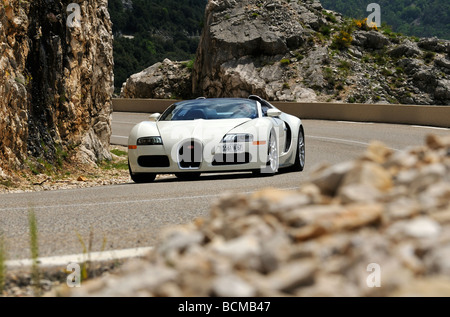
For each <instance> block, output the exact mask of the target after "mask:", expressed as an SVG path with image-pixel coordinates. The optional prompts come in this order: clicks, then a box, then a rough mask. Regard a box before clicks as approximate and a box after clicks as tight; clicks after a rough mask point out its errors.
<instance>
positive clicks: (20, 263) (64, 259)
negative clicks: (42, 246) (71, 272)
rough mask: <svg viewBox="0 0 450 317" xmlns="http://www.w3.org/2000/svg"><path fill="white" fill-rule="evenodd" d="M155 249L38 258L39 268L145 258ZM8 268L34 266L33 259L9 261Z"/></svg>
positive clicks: (145, 248) (143, 248) (144, 248)
mask: <svg viewBox="0 0 450 317" xmlns="http://www.w3.org/2000/svg"><path fill="white" fill-rule="evenodd" d="M152 249H153V247H142V248H134V249H122V250H112V251H103V252H91V253H89V254H86V253H85V254H70V255H61V256H50V257H42V258H38V259H37V260H38V264H39V266H67V265H68V264H69V263H78V264H81V263H83V262H86V261H92V262H99V261H111V260H119V259H128V258H134V257H140V256H145V255H146V254H147V253H148V252H150V251H151V250H152ZM5 264H6V266H8V267H10V268H11V267H27V266H31V265H32V264H33V261H32V259H22V260H9V261H6V262H5Z"/></svg>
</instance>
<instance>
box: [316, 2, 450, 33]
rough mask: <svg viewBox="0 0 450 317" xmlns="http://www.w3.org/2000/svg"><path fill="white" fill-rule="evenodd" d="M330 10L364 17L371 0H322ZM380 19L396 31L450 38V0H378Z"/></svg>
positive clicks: (366, 15) (355, 16) (367, 14)
mask: <svg viewBox="0 0 450 317" xmlns="http://www.w3.org/2000/svg"><path fill="white" fill-rule="evenodd" d="M320 2H321V3H322V5H323V6H324V7H325V8H326V9H329V10H334V11H337V12H340V13H342V14H343V15H345V16H348V17H352V18H358V19H364V18H367V17H368V16H369V14H370V13H371V12H367V11H366V8H367V5H368V4H369V3H372V2H374V1H372V0H365V1H362V0H321V1H320ZM375 2H376V3H378V4H379V5H380V6H381V21H382V24H383V22H385V23H387V24H388V25H391V26H392V30H394V31H395V32H396V33H403V34H406V35H416V36H419V37H433V36H437V37H438V38H442V39H447V40H450V1H448V0H378V1H375ZM392 30H391V32H392Z"/></svg>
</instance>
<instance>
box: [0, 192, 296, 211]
mask: <svg viewBox="0 0 450 317" xmlns="http://www.w3.org/2000/svg"><path fill="white" fill-rule="evenodd" d="M279 189H280V190H295V189H298V187H288V188H279ZM254 192H255V191H249V192H242V193H243V194H252V193H254ZM224 193H225V192H223V193H220V194H214V195H198V196H182V197H171V198H154V199H142V200H123V201H110V202H101V203H82V204H66V205H60V204H57V205H45V206H27V207H11V208H0V212H1V211H13V210H29V209H30V208H31V209H34V210H36V209H50V208H69V207H93V206H105V205H116V204H117V205H121V204H134V203H151V202H157V201H173V200H182V199H203V198H213V197H219V196H221V195H223V194H224ZM236 194H239V193H236Z"/></svg>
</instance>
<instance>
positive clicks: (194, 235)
mask: <svg viewBox="0 0 450 317" xmlns="http://www.w3.org/2000/svg"><path fill="white" fill-rule="evenodd" d="M378 273H379V275H378ZM449 276H450V136H447V137H436V136H432V135H430V136H428V137H427V140H426V145H424V146H421V147H416V148H410V149H406V150H405V151H402V152H393V151H392V150H391V149H389V148H387V147H386V146H385V145H383V144H381V143H378V142H374V143H372V144H371V145H370V146H369V148H368V149H367V151H366V152H365V153H364V154H363V155H362V156H361V157H360V158H358V159H357V160H355V161H350V162H345V163H341V164H338V165H335V166H329V167H322V168H320V169H318V170H316V171H315V172H314V173H313V174H312V176H311V178H310V181H309V182H308V183H305V184H303V185H302V186H301V187H300V189H299V190H298V191H282V190H277V189H271V188H268V189H266V190H262V191H259V192H256V193H254V194H252V195H235V194H233V195H230V194H229V195H225V196H224V197H222V198H221V199H220V200H219V201H217V203H216V204H215V206H213V207H212V209H211V213H210V215H209V217H207V218H204V219H197V220H195V221H194V222H192V223H190V224H187V225H185V226H181V227H175V228H171V229H170V230H169V231H167V233H166V236H165V238H164V239H163V240H162V243H161V244H160V245H158V246H157V247H156V248H155V249H154V251H153V252H152V253H151V254H150V255H149V256H148V258H146V259H141V260H134V261H130V262H128V263H126V264H125V265H124V266H123V268H122V271H121V273H120V274H119V275H108V276H104V277H102V278H99V279H96V280H92V281H90V282H86V283H84V284H83V285H82V287H81V288H79V289H76V290H74V291H71V292H69V290H68V289H67V290H58V292H57V294H63V295H64V294H65V295H70V296H140V295H144V296H147V295H148V296H416V295H418V296H425V295H432V296H450V278H449ZM377 286H379V287H377Z"/></svg>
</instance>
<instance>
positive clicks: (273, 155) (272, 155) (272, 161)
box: [269, 134, 278, 172]
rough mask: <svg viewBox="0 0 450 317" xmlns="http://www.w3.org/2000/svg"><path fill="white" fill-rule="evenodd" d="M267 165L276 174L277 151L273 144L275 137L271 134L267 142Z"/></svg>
mask: <svg viewBox="0 0 450 317" xmlns="http://www.w3.org/2000/svg"><path fill="white" fill-rule="evenodd" d="M269 165H270V169H271V171H273V172H276V170H277V167H278V151H277V144H276V142H275V137H274V136H273V134H272V135H271V136H270V141H269Z"/></svg>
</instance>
